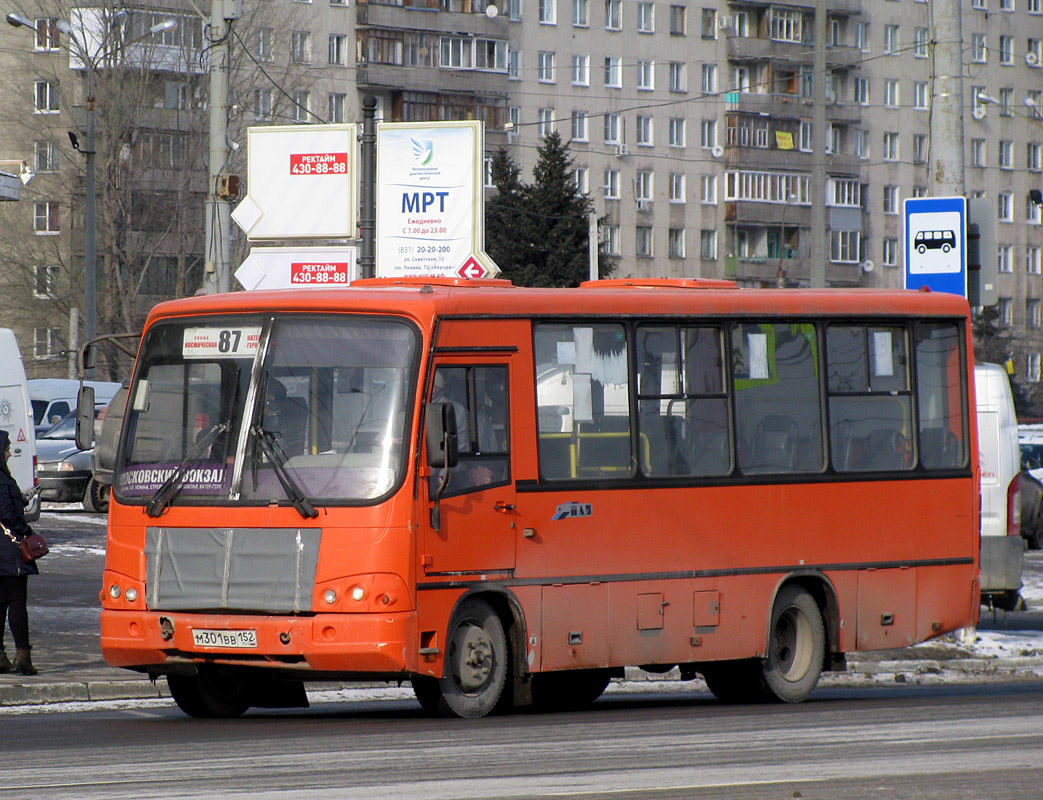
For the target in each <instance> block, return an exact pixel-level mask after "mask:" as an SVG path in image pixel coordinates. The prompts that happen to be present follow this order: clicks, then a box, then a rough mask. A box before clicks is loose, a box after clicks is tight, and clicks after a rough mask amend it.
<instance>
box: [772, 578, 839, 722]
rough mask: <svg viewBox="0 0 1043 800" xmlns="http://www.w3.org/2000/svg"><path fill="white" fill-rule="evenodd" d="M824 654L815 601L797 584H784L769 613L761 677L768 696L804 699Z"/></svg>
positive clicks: (791, 700)
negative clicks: (766, 655)
mask: <svg viewBox="0 0 1043 800" xmlns="http://www.w3.org/2000/svg"><path fill="white" fill-rule="evenodd" d="M825 654H826V627H825V624H824V623H823V622H822V612H821V611H819V607H818V603H816V602H815V598H813V597H812V596H811V595H810V594H809V593H808V592H807V591H806V590H804V589H801V588H800V587H799V586H785V587H783V588H782V590H781V591H780V592H779V594H778V597H776V598H775V606H774V608H773V609H772V612H771V636H770V637H769V640H768V657H767V658H766V659H764V665H763V670H762V678H763V681H764V688H765V689H766V690H767V692H768V694H769V697H770V699H774V700H778V701H780V702H783V703H799V702H801V701H802V700H805V699H806V698H807V696H808V695H809V694H811V692H812V690H813V689H814V688H815V686H816V685H817V684H818V679H819V676H820V675H821V674H822V664H823V662H824V660H825Z"/></svg>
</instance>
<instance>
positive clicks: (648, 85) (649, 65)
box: [637, 61, 655, 92]
mask: <svg viewBox="0 0 1043 800" xmlns="http://www.w3.org/2000/svg"><path fill="white" fill-rule="evenodd" d="M637 88H638V91H643V92H650V91H652V90H654V89H655V62H654V61H638V62H637Z"/></svg>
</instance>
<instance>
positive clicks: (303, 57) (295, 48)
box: [290, 31, 311, 64]
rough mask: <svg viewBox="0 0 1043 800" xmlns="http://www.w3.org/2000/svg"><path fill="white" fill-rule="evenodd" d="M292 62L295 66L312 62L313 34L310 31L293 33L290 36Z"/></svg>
mask: <svg viewBox="0 0 1043 800" xmlns="http://www.w3.org/2000/svg"><path fill="white" fill-rule="evenodd" d="M290 60H291V61H292V62H293V63H294V64H308V63H310V62H311V33H310V32H309V31H293V33H291V34H290Z"/></svg>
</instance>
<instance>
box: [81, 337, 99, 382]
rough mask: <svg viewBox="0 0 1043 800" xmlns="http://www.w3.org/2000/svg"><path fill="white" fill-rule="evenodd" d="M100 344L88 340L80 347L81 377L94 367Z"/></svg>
mask: <svg viewBox="0 0 1043 800" xmlns="http://www.w3.org/2000/svg"><path fill="white" fill-rule="evenodd" d="M97 352H98V346H97V345H96V344H95V343H94V342H88V343H87V344H85V345H84V346H83V347H81V348H80V377H81V378H82V377H83V376H84V375H86V374H87V371H88V370H92V369H94V361H95V356H96V354H97Z"/></svg>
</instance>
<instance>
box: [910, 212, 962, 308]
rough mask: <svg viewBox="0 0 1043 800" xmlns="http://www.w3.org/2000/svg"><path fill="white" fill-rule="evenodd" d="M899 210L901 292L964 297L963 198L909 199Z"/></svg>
mask: <svg viewBox="0 0 1043 800" xmlns="http://www.w3.org/2000/svg"><path fill="white" fill-rule="evenodd" d="M902 207H903V212H904V214H903V216H904V223H905V275H904V280H905V283H904V286H905V288H906V289H919V288H920V287H921V286H927V287H928V288H930V289H932V290H933V291H936V292H948V293H949V294H958V295H960V296H961V297H966V296H967V235H966V231H967V200H966V198H964V197H910V198H908V199H907V200H905V201H904V202H903V204H902Z"/></svg>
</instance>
